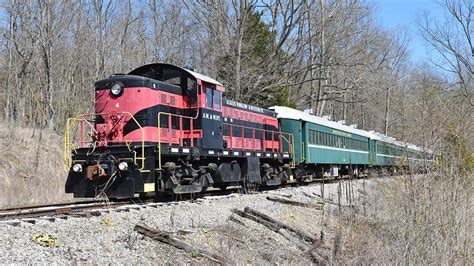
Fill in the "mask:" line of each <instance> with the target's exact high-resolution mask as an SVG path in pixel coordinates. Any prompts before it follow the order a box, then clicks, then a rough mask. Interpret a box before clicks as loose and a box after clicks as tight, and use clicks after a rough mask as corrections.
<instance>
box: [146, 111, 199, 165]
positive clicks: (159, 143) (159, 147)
mask: <svg viewBox="0 0 474 266" xmlns="http://www.w3.org/2000/svg"><path fill="white" fill-rule="evenodd" d="M161 115H168V116H170V117H172V116H174V117H179V118H180V123H179V127H180V128H179V129H180V131H183V123H182V122H183V120H182V119H183V118H185V119H189V131H190V132H191V134H193V133H192V132H193V131H194V129H193V122H192V121H193V120H195V119H196V118H197V117H191V116H184V115H178V114H172V113H167V112H159V113H158V115H157V116H158V127H157V130H158V138H157V148H158V168H156V169H155V170H157V171H160V170H162V168H161V119H160V118H161ZM171 124H172V121H168V129H172V125H171ZM180 144H182V138H181V137H180ZM180 146H182V145H180ZM191 147H193V138H191Z"/></svg>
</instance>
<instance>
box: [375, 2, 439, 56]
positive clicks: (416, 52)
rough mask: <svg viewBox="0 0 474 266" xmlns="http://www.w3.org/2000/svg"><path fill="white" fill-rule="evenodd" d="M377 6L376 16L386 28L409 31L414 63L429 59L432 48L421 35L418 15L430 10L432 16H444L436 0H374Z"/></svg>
mask: <svg viewBox="0 0 474 266" xmlns="http://www.w3.org/2000/svg"><path fill="white" fill-rule="evenodd" d="M372 1H373V2H374V3H375V4H376V6H377V9H376V17H377V19H378V21H379V23H380V24H381V25H382V26H383V27H384V28H386V29H397V28H399V27H401V28H405V29H407V30H408V32H409V36H410V42H409V44H408V49H409V50H410V54H411V59H412V62H414V63H420V62H423V61H426V60H428V57H429V54H430V49H429V48H428V47H427V45H426V43H425V42H424V40H423V38H422V37H421V36H420V32H419V30H418V25H417V22H416V20H417V16H418V15H420V14H421V13H422V12H424V11H428V12H429V13H430V15H431V16H436V17H439V16H442V14H443V12H442V9H441V7H440V5H439V4H438V3H437V1H436V0H372Z"/></svg>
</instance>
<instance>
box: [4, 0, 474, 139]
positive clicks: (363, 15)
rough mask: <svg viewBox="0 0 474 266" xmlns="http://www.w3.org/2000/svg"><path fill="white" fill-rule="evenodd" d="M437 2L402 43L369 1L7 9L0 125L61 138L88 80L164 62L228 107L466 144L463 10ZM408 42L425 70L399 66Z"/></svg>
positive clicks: (89, 97) (144, 1)
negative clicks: (287, 109)
mask: <svg viewBox="0 0 474 266" xmlns="http://www.w3.org/2000/svg"><path fill="white" fill-rule="evenodd" d="M440 5H441V6H442V9H443V12H444V14H445V17H431V16H430V15H429V13H426V14H420V16H419V18H418V31H417V32H412V33H408V32H406V31H405V30H403V29H399V30H393V31H388V30H386V29H384V28H383V27H381V26H380V21H378V20H377V19H376V15H377V13H376V12H377V1H359V0H347V1H341V0H312V1H310V0H307V1H286V0H285V1H282V0H278V1H275V0H269V1H249V0H238V1H223V0H222V1H196V2H190V1H165V0H141V1H131V0H128V1H112V0H105V1H104V0H87V1H70V0H56V1H52V0H48V1H8V0H4V1H2V3H1V7H0V8H1V11H2V12H1V16H2V20H1V21H2V22H1V24H0V26H1V31H2V38H1V44H2V45H1V47H0V56H1V59H2V60H1V61H0V83H1V84H2V86H1V90H2V93H1V95H0V108H1V110H2V111H3V112H1V114H0V116H1V117H2V119H3V120H6V121H8V122H10V123H13V124H15V125H16V126H28V127H45V126H47V127H49V128H50V129H53V130H55V131H57V132H59V133H61V132H62V130H63V128H64V124H65V120H66V119H67V118H68V117H71V116H74V115H77V114H79V113H84V112H90V111H92V106H93V101H94V95H93V89H92V88H93V82H94V81H95V80H97V79H101V78H105V77H108V76H109V75H110V74H113V73H127V72H128V71H130V70H132V69H134V68H135V67H137V66H140V65H142V64H145V63H151V62H167V63H172V64H177V65H180V66H184V67H187V68H193V69H194V70H195V71H197V72H200V73H204V74H207V75H209V76H211V77H214V78H216V79H217V80H219V81H221V82H222V83H223V84H224V85H225V87H226V89H227V97H229V98H233V99H235V100H238V101H243V102H249V103H253V104H256V105H259V106H271V105H275V104H279V105H288V106H293V107H297V108H299V109H308V108H312V109H313V111H314V113H315V114H316V115H319V116H323V115H329V116H331V119H332V120H336V121H338V120H344V121H345V122H346V124H357V125H358V127H359V128H363V129H368V130H376V131H379V132H384V133H387V134H389V135H392V136H395V137H397V138H399V139H402V140H406V141H409V142H413V143H416V144H418V145H420V146H424V147H429V148H435V146H436V145H435V140H436V139H439V136H440V134H441V133H443V132H446V129H447V128H450V129H452V130H455V131H456V132H457V133H459V134H461V135H462V136H463V137H464V138H467V139H468V140H470V139H472V136H469V134H470V132H472V131H473V130H472V129H473V128H472V124H473V123H472V122H473V120H472V111H473V101H474V100H473V86H474V85H473V84H474V83H473V69H474V67H473V65H474V64H473V58H474V57H473V54H474V48H473V37H472V35H473V28H474V27H473V23H472V21H473V17H474V14H473V2H472V0H443V1H440ZM413 34H417V35H422V36H423V37H424V38H425V39H426V45H427V46H430V47H431V51H432V54H431V56H430V58H431V60H430V61H427V62H426V63H420V62H416V63H414V62H412V61H411V60H410V58H411V57H410V51H409V50H408V49H407V44H408V43H409V42H410V39H411V38H412V37H413ZM470 144H471V145H472V140H471V141H470Z"/></svg>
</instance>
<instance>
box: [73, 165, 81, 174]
mask: <svg viewBox="0 0 474 266" xmlns="http://www.w3.org/2000/svg"><path fill="white" fill-rule="evenodd" d="M72 170H73V171H74V172H76V173H80V172H82V165H81V164H79V163H76V164H75V165H74V166H73V167H72Z"/></svg>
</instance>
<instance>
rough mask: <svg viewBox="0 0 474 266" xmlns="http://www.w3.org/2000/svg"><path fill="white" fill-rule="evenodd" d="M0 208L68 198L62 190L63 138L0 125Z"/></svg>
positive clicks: (46, 132) (36, 130)
mask: <svg viewBox="0 0 474 266" xmlns="http://www.w3.org/2000/svg"><path fill="white" fill-rule="evenodd" d="M0 134H1V136H2V138H1V139H0V150H1V151H2V156H0V208H5V207H15V206H22V205H31V204H38V205H40V204H47V203H52V202H64V201H71V200H72V198H71V196H69V195H67V194H65V193H64V183H65V181H66V177H67V173H65V172H64V171H63V167H62V141H63V140H62V137H61V136H58V135H57V134H55V133H52V132H50V131H48V130H46V129H44V130H42V131H41V130H39V129H28V128H15V127H8V126H7V125H4V124H3V125H0Z"/></svg>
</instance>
